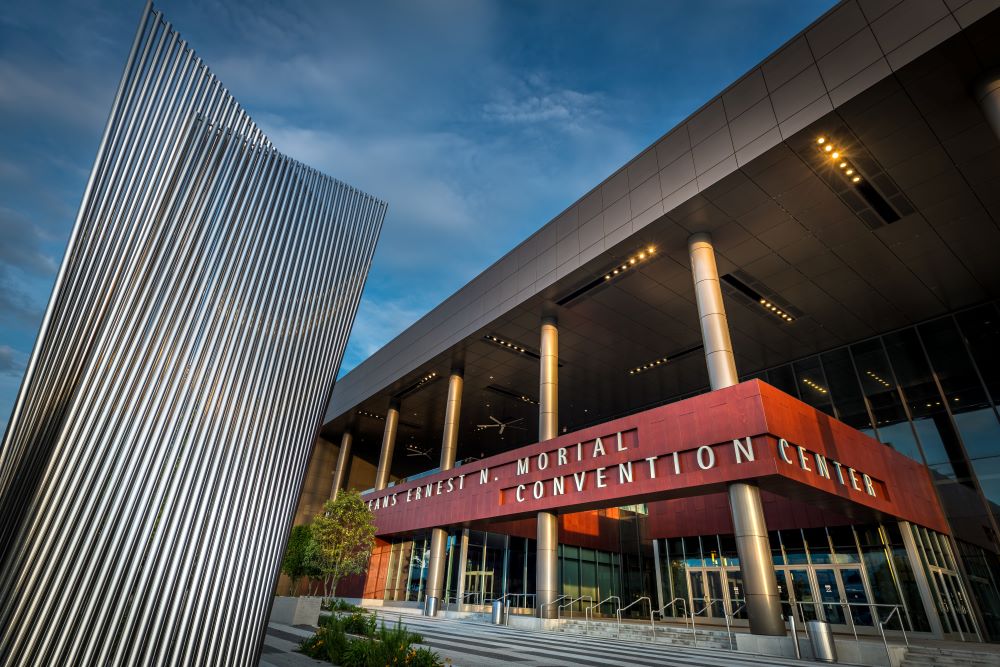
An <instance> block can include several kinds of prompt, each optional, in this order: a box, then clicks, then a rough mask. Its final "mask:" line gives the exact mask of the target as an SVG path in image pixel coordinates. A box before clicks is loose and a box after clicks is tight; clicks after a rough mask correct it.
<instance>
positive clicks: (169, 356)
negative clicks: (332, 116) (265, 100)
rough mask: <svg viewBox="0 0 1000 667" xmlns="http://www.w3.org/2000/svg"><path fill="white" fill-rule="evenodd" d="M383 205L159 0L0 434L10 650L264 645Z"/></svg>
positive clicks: (249, 659)
mask: <svg viewBox="0 0 1000 667" xmlns="http://www.w3.org/2000/svg"><path fill="white" fill-rule="evenodd" d="M385 210H386V206H385V204H384V203H383V202H381V201H379V200H377V199H375V198H373V197H371V196H369V195H366V194H364V193H362V192H359V191H358V190H355V189H354V188H351V187H350V186H347V185H345V184H343V183H341V182H339V181H336V180H334V179H333V178H330V177H329V176H326V175H323V174H320V173H319V172H317V171H316V170H314V169H311V168H310V167H307V166H305V165H303V164H300V163H297V162H295V161H294V160H291V159H289V158H288V157H286V156H284V155H282V154H281V153H279V152H277V151H276V150H275V149H274V147H273V146H272V145H271V143H270V141H269V140H268V139H267V137H266V136H265V135H264V133H263V132H261V130H260V129H259V128H258V127H257V126H256V125H255V124H254V123H253V121H252V120H251V119H250V117H249V116H248V115H247V113H246V112H245V111H244V110H243V109H242V108H241V107H240V106H239V104H238V103H237V102H236V100H235V99H234V98H233V97H232V96H231V95H230V94H229V93H228V91H226V89H225V88H224V87H223V85H222V84H221V82H220V81H219V80H218V79H216V78H215V76H214V75H213V74H212V72H211V71H210V70H209V69H208V68H207V67H206V66H205V64H204V63H202V61H201V59H200V58H198V56H197V55H196V54H195V53H194V51H193V50H192V49H191V47H190V46H189V45H188V44H187V42H186V41H185V40H184V39H182V38H181V37H180V35H179V34H178V32H177V31H176V30H175V29H174V28H173V27H172V26H171V24H170V23H169V22H168V21H167V20H166V18H164V16H163V15H162V14H161V12H159V11H157V10H155V9H154V8H153V7H152V6H151V5H149V4H147V6H146V8H145V10H144V13H143V16H142V19H141V21H140V24H139V28H138V31H137V34H136V37H135V41H134V43H133V45H132V51H131V54H130V55H129V58H128V61H127V64H126V66H125V71H124V73H123V75H122V79H121V82H120V85H119V88H118V92H117V95H116V97H115V100H114V103H113V105H112V108H111V113H110V116H109V119H108V124H107V127H106V129H105V133H104V137H103V140H102V142H101V147H100V149H99V151H98V154H97V158H96V160H95V162H94V167H93V171H92V173H91V177H90V181H89V183H88V186H87V190H86V192H85V193H84V197H83V201H82V204H81V206H80V211H79V214H78V218H77V221H76V225H75V227H74V229H73V233H72V237H71V239H70V242H69V247H68V249H67V252H66V256H65V258H64V260H63V264H62V268H61V270H60V273H59V277H58V279H57V282H56V286H55V289H54V291H53V294H52V297H51V300H50V302H49V305H48V309H47V311H46V315H45V320H44V323H43V325H42V330H41V332H40V334H39V336H38V339H37V342H36V344H35V349H34V351H33V353H32V356H31V360H30V363H29V366H28V370H27V371H26V374H25V378H24V381H23V384H22V387H21V390H20V394H19V396H18V399H17V403H16V406H15V408H14V411H13V414H12V416H11V419H10V423H9V426H8V428H7V431H6V434H5V436H4V440H3V448H2V449H0V663H2V664H4V665H40V664H67V665H69V664H80V665H83V664H86V665H145V664H198V665H215V664H225V665H253V664H256V662H257V657H258V654H259V652H260V646H261V642H262V640H263V630H264V628H265V625H266V622H267V614H268V610H269V609H270V605H271V601H272V593H273V590H274V583H275V580H276V578H277V576H278V569H279V566H280V562H281V557H282V553H283V549H284V543H285V539H286V536H287V534H288V529H289V526H290V525H291V521H292V517H293V513H294V510H295V503H296V499H297V497H298V495H299V489H300V486H301V484H302V478H303V474H304V472H305V468H306V464H307V462H308V459H309V454H310V450H311V448H312V443H313V441H314V439H315V437H316V430H317V427H318V426H319V423H320V418H321V416H322V412H323V409H324V407H325V404H326V401H327V399H328V397H329V395H330V391H331V388H332V386H333V383H334V379H335V377H336V374H337V369H338V367H339V364H340V361H341V358H342V356H343V353H344V347H345V344H346V340H347V336H348V334H349V331H350V327H351V323H352V321H353V318H354V314H355V312H356V309H357V305H358V301H359V299H360V293H361V289H362V287H363V284H364V281H365V277H366V275H367V271H368V267H369V265H370V262H371V258H372V253H373V251H374V246H375V242H376V239H377V237H378V233H379V230H380V228H381V223H382V219H383V217H384V215H385Z"/></svg>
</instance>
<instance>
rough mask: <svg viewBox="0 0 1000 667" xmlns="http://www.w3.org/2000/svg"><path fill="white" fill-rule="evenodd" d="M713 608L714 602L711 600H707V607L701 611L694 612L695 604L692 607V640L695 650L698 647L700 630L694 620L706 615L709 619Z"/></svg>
mask: <svg viewBox="0 0 1000 667" xmlns="http://www.w3.org/2000/svg"><path fill="white" fill-rule="evenodd" d="M711 607H712V600H711V599H709V598H706V601H705V606H704V607H702V608H701V609H699V610H698V611H695V610H694V604H693V603H692V605H691V638H692V640H693V641H694V645H695V648H697V647H698V630H697V629H696V628H695V624H694V619H695V617H696V616H698V615H699V614H705V617H706V618H707V617H708V610H709V609H710V608H711Z"/></svg>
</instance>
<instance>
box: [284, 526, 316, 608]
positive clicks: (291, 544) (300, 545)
mask: <svg viewBox="0 0 1000 667" xmlns="http://www.w3.org/2000/svg"><path fill="white" fill-rule="evenodd" d="M310 542H312V527H310V526H308V525H306V526H295V527H294V528H292V534H291V535H289V536H288V547H287V548H286V549H285V558H284V560H282V561H281V571H282V573H284V574H286V575H288V578H289V579H290V580H291V585H290V586H289V588H288V594H289V595H295V587H296V586H297V585H298V583H299V579H301V578H302V577H304V576H306V575H307V574H309V569H308V568H309V561H308V555H309V543H310Z"/></svg>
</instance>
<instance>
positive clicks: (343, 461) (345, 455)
mask: <svg viewBox="0 0 1000 667" xmlns="http://www.w3.org/2000/svg"><path fill="white" fill-rule="evenodd" d="M353 439H354V438H353V436H352V435H351V432H350V431H344V434H343V435H342V436H340V451H339V452H337V467H336V468H334V470H333V487H332V488H331V490H330V500H336V499H337V494H338V493H340V490H341V489H342V488H343V487H344V482H345V481H347V466H348V465H350V462H351V442H352V441H353Z"/></svg>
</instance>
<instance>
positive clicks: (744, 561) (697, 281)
mask: <svg viewBox="0 0 1000 667" xmlns="http://www.w3.org/2000/svg"><path fill="white" fill-rule="evenodd" d="M688 254H689V256H690V258H691V274H692V276H693V278H694V293H695V300H696V301H697V303H698V321H699V323H700V325H701V339H702V343H703V345H704V348H705V363H706V365H707V366H708V381H709V385H710V386H711V388H712V391H715V390H717V389H723V388H725V387H730V386H732V385H734V384H737V383H738V382H739V374H738V373H737V372H736V357H735V356H734V354H733V343H732V341H731V340H730V338H729V322H728V321H727V320H726V308H725V304H724V303H723V301H722V287H721V285H720V283H719V269H718V267H717V266H716V264H715V249H714V248H713V246H712V237H711V235H710V234H707V233H704V232H701V233H697V234H692V235H691V238H690V239H688ZM729 511H730V512H731V513H732V517H733V533H734V534H735V536H736V551H737V553H738V554H739V557H740V571H741V572H742V574H743V586H744V589H745V590H746V605H747V616H748V618H749V619H750V632H751V633H753V634H755V635H781V636H783V635H784V634H785V622H784V620H783V619H782V617H781V598H780V596H779V595H778V580H777V578H776V577H775V575H774V563H773V562H772V560H771V546H770V544H769V542H768V538H767V524H766V522H765V521H764V507H763V505H762V504H761V502H760V489H758V488H757V485H756V484H751V483H748V482H734V483H732V484H730V485H729Z"/></svg>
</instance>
